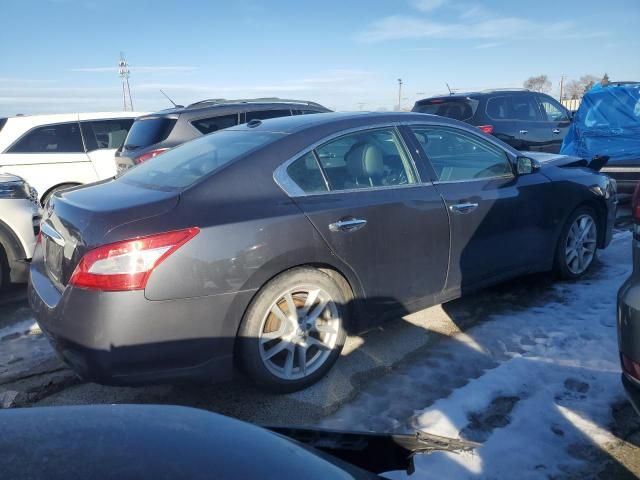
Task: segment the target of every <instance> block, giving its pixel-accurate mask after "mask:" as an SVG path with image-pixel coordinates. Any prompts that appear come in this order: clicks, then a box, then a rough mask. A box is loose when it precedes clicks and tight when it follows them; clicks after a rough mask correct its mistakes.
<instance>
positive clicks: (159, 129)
mask: <svg viewBox="0 0 640 480" xmlns="http://www.w3.org/2000/svg"><path fill="white" fill-rule="evenodd" d="M175 124H176V120H175V119H172V118H142V119H138V120H136V121H135V122H133V126H132V127H131V130H129V134H128V135H127V139H126V140H125V142H124V148H125V150H133V149H134V148H144V147H148V146H150V145H153V144H155V143H158V142H161V141H163V140H165V139H166V138H167V137H168V136H169V133H171V130H172V129H173V126H174V125H175Z"/></svg>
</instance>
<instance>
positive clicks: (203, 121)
mask: <svg viewBox="0 0 640 480" xmlns="http://www.w3.org/2000/svg"><path fill="white" fill-rule="evenodd" d="M191 125H193V126H194V127H195V128H196V129H197V130H198V131H199V132H200V133H202V134H204V135H206V134H208V133H213V132H217V131H218V130H222V129H225V128H229V127H233V126H234V125H238V114H237V113H234V114H233V115H219V116H217V117H208V118H199V119H198V120H194V121H192V122H191Z"/></svg>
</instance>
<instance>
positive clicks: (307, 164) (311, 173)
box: [287, 152, 327, 193]
mask: <svg viewBox="0 0 640 480" xmlns="http://www.w3.org/2000/svg"><path fill="white" fill-rule="evenodd" d="M287 175H289V178H290V179H291V180H293V181H294V182H295V183H296V184H297V185H298V186H299V187H300V188H301V189H302V190H303V191H304V192H305V193H319V192H326V191H327V184H326V183H325V182H324V178H323V177H322V172H321V171H320V166H319V165H318V162H317V161H316V157H315V155H314V154H313V152H309V153H307V154H306V155H305V156H303V157H301V158H299V159H298V160H296V161H295V162H293V163H292V164H291V165H289V166H288V167H287Z"/></svg>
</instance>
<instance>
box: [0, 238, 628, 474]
mask: <svg viewBox="0 0 640 480" xmlns="http://www.w3.org/2000/svg"><path fill="white" fill-rule="evenodd" d="M630 241H631V237H630V234H629V233H626V232H619V233H617V234H616V235H615V238H614V241H613V243H612V245H611V246H610V247H609V248H608V249H607V250H605V251H604V252H601V255H600V257H601V258H600V262H599V264H598V265H597V266H596V268H594V269H593V271H592V272H591V273H590V274H589V275H588V277H587V278H585V279H583V280H581V281H579V282H557V281H555V280H554V279H553V277H551V276H550V275H535V276H529V277H524V278H522V279H519V280H516V281H513V282H510V283H509V284H505V285H500V286H497V287H494V288H492V289H489V290H485V291H483V292H479V293H477V294H475V295H471V296H467V297H465V298H463V299H459V300H456V301H453V302H449V303H447V304H444V305H441V306H436V307H432V308H429V309H426V310H423V311H420V312H417V313H415V314H412V315H409V316H407V317H404V318H402V319H398V320H396V321H392V322H390V323H388V324H386V325H385V326H384V327H383V328H379V329H376V330H373V331H371V332H368V333H366V334H364V335H362V336H357V337H351V338H349V340H348V343H347V346H346V348H345V350H344V352H343V355H342V358H341V359H340V360H339V362H338V364H337V365H336V368H334V369H333V371H332V372H331V373H330V374H329V375H328V376H327V377H326V378H325V379H324V380H323V381H321V382H320V383H318V384H317V385H314V386H312V387H311V388H309V389H307V390H304V391H301V392H297V393H294V394H290V395H282V396H277V395H271V394H267V393H264V392H260V391H258V390H256V389H255V388H254V387H253V386H252V385H250V384H249V383H248V382H247V381H245V380H244V379H242V378H241V377H240V378H238V379H237V380H236V381H234V382H233V383H229V384H221V385H204V386H203V385H154V386H146V387H138V388H125V387H106V386H100V385H96V384H89V383H83V382H81V381H79V380H77V379H76V378H75V377H74V376H73V374H72V373H71V372H70V371H69V370H67V369H66V368H65V367H64V366H63V365H62V364H61V363H60V362H59V361H58V360H57V358H56V357H55V356H54V355H53V352H52V350H51V349H50V347H49V346H48V343H47V342H46V339H44V338H43V337H42V335H41V334H40V332H39V329H38V328H37V324H35V323H34V321H33V318H32V317H31V314H30V312H29V309H28V307H27V306H26V304H25V302H24V300H23V299H21V293H20V292H19V291H18V292H14V293H13V294H12V296H11V297H8V298H5V299H3V302H4V303H3V304H2V306H1V307H0V308H1V313H0V396H1V397H0V398H1V399H3V402H5V403H6V404H7V405H9V404H11V405H14V406H21V405H23V406H28V405H39V406H45V405H69V404H87V403H165V404H178V405H188V406H194V407H198V408H204V409H208V410H212V411H216V412H220V413H224V414H227V415H231V416H234V417H238V418H241V419H244V420H248V421H251V422H255V423H259V424H267V425H269V424H271V425H273V424H280V425H283V424H298V425H321V426H324V427H329V428H338V429H348V430H363V429H364V430H374V431H384V432H390V431H403V432H407V431H412V430H414V429H417V428H420V429H424V430H426V431H428V432H430V433H435V434H439V435H445V436H451V437H462V438H467V439H469V440H473V441H476V442H479V443H481V444H482V447H481V448H479V449H478V450H477V451H476V452H475V453H474V454H461V455H456V454H448V453H435V454H432V455H424V456H420V457H418V458H417V459H416V466H417V472H418V473H419V478H476V477H477V476H478V475H479V473H480V472H482V475H481V476H487V477H492V476H493V477H497V478H499V477H502V476H503V475H504V474H506V472H513V471H521V472H523V476H524V477H527V478H588V477H590V476H591V477H595V478H635V476H636V475H639V474H640V465H639V464H638V463H639V459H640V448H639V446H640V422H639V421H638V419H637V417H636V416H635V414H633V412H632V411H631V409H630V407H629V406H628V404H627V403H626V401H625V399H624V395H623V391H622V387H621V385H620V382H619V374H620V369H619V365H618V359H617V348H616V333H615V292H616V291H617V289H618V287H619V286H620V284H621V283H622V281H623V280H624V278H626V276H627V275H628V273H629V271H630V268H631V267H630V258H629V257H630ZM403 475H404V474H400V473H397V472H396V473H394V474H391V476H393V477H400V478H401V477H402V476H403Z"/></svg>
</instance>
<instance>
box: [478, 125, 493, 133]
mask: <svg viewBox="0 0 640 480" xmlns="http://www.w3.org/2000/svg"><path fill="white" fill-rule="evenodd" d="M478 128H479V129H480V130H482V131H483V132H484V133H488V134H489V135H491V134H492V133H493V125H479V126H478Z"/></svg>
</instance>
